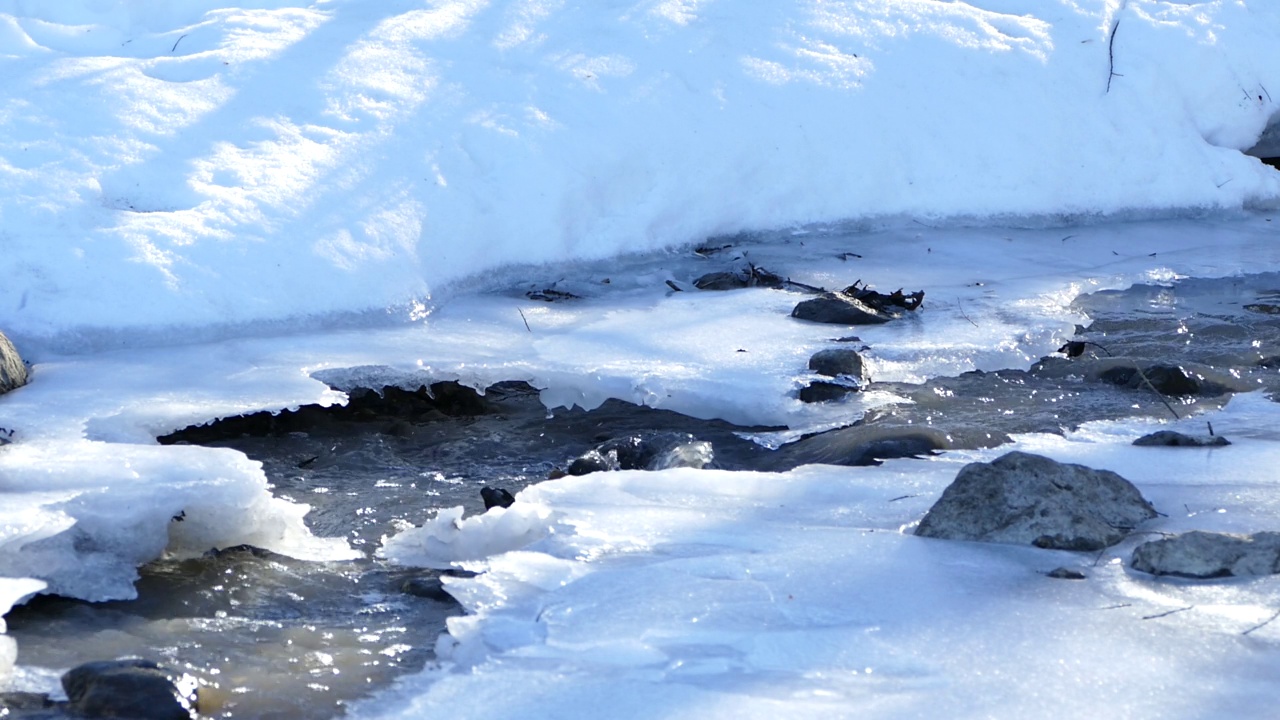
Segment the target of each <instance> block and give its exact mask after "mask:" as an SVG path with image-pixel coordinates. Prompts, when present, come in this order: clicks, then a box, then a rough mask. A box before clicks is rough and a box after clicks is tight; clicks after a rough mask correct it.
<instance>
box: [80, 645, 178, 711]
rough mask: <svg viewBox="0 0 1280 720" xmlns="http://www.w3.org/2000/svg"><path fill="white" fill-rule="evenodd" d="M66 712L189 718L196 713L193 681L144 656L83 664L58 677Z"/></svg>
mask: <svg viewBox="0 0 1280 720" xmlns="http://www.w3.org/2000/svg"><path fill="white" fill-rule="evenodd" d="M62 689H63V690H64V691H66V693H67V701H68V705H69V708H70V710H71V711H72V712H73V713H75V714H77V715H80V716H81V717H90V718H132V719H133V720H192V719H193V718H197V717H199V715H198V701H197V698H196V681H195V679H194V678H192V677H191V676H190V675H186V674H184V673H172V672H170V671H169V670H166V669H165V668H163V667H161V666H160V665H157V664H156V663H154V662H151V661H150V660H144V659H142V658H124V659H121V660H105V661H101V662H91V663H85V664H84V665H80V666H77V667H74V668H72V669H70V670H68V671H67V672H66V673H65V674H64V675H63V676H62Z"/></svg>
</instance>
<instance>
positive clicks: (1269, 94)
mask: <svg viewBox="0 0 1280 720" xmlns="http://www.w3.org/2000/svg"><path fill="white" fill-rule="evenodd" d="M1258 87H1260V88H1262V92H1264V93H1267V100H1268V101H1270V102H1275V101H1274V100H1271V93H1269V92H1267V86H1266V85H1263V84H1262V83H1258Z"/></svg>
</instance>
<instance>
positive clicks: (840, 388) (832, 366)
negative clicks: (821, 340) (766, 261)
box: [693, 263, 924, 403]
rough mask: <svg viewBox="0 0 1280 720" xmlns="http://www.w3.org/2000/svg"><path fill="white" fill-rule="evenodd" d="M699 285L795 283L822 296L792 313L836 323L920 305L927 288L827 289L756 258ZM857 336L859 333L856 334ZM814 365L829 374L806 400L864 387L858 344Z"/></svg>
mask: <svg viewBox="0 0 1280 720" xmlns="http://www.w3.org/2000/svg"><path fill="white" fill-rule="evenodd" d="M693 285H694V287H696V288H698V289H699V290H737V289H741V288H749V287H765V288H783V287H791V288H796V289H799V290H804V291H808V292H813V293H816V294H817V297H814V298H810V299H807V300H802V301H800V302H799V303H798V304H797V305H796V306H795V308H794V309H793V310H792V311H791V317H793V318H796V319H798V320H807V321H809V322H817V323H826V324H831V325H878V324H881V323H887V322H890V321H892V320H896V319H898V318H900V317H902V315H903V313H905V312H912V311H915V310H916V309H918V308H919V307H920V305H921V304H922V303H923V302H924V291H923V290H920V291H917V292H913V293H909V294H908V293H904V292H903V291H902V290H901V289H898V290H895V291H894V292H891V293H888V294H886V293H881V292H878V291H876V290H872V289H871V288H870V287H868V286H866V285H864V284H862V281H858V282H855V283H854V284H852V285H850V286H849V287H847V288H844V289H843V290H836V291H834V292H833V291H828V290H825V289H823V288H818V287H813V286H811V285H805V284H804V283H799V282H795V281H793V280H791V279H789V278H784V277H782V276H780V275H778V274H776V273H772V272H769V271H768V270H765V269H764V268H762V267H759V266H757V265H755V264H753V263H748V264H747V265H746V266H745V267H743V268H739V269H736V270H723V271H717V272H711V273H707V274H705V275H703V276H701V277H699V278H698V279H696V280H694V281H693ZM853 339H854V340H856V339H857V338H853ZM809 370H810V371H811V372H813V373H815V374H817V375H820V376H822V377H823V378H824V379H820V380H813V381H811V382H809V383H808V384H806V385H805V387H803V388H801V389H800V393H799V398H800V400H801V401H802V402H807V403H815V402H829V401H832V400H839V399H841V398H843V397H845V396H846V395H848V394H850V393H854V392H858V391H860V390H862V388H863V386H864V385H865V384H866V383H867V380H868V378H867V374H866V371H865V369H864V367H863V363H862V356H861V355H859V354H858V352H857V351H855V350H849V349H830V350H822V351H819V352H818V353H816V354H815V355H813V356H812V357H811V358H810V359H809Z"/></svg>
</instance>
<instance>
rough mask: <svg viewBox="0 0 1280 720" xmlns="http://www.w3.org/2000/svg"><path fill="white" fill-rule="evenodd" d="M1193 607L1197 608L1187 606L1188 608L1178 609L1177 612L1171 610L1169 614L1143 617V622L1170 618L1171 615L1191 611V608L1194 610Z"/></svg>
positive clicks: (1163, 613)
mask: <svg viewBox="0 0 1280 720" xmlns="http://www.w3.org/2000/svg"><path fill="white" fill-rule="evenodd" d="M1193 607H1195V605H1188V606H1186V607H1184V608H1177V609H1175V610H1170V611H1168V612H1162V613H1156V614H1155V615H1143V616H1142V619H1143V620H1155V619H1156V618H1162V617H1169V616H1170V615H1173V614H1174V613H1180V612H1186V611H1187V610H1190V609H1191V608H1193Z"/></svg>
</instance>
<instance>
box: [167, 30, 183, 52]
mask: <svg viewBox="0 0 1280 720" xmlns="http://www.w3.org/2000/svg"><path fill="white" fill-rule="evenodd" d="M186 36H187V34H186V33H183V34H182V35H180V36H178V39H177V40H174V41H173V47H171V48H169V52H173V51H174V50H177V49H178V43H180V42H182V38H184V37H186Z"/></svg>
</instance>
